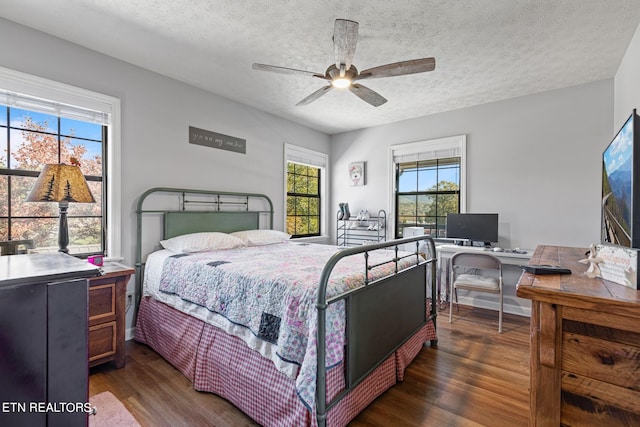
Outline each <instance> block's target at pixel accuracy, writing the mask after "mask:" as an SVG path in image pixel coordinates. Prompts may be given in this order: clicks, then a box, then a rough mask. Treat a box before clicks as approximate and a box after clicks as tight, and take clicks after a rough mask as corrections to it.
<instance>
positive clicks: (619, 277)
mask: <svg viewBox="0 0 640 427" xmlns="http://www.w3.org/2000/svg"><path fill="white" fill-rule="evenodd" d="M595 248H596V253H595V257H596V259H597V261H598V269H599V270H600V274H599V275H598V277H600V278H602V279H604V280H608V281H610V282H614V283H617V284H619V285H624V286H626V287H628V288H631V289H636V290H637V289H640V288H639V286H640V280H638V279H639V278H638V273H639V272H640V269H638V250H637V249H632V248H625V247H622V246H615V245H604V244H597V245H595Z"/></svg>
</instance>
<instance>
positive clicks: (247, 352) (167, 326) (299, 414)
mask: <svg viewBox="0 0 640 427" xmlns="http://www.w3.org/2000/svg"><path fill="white" fill-rule="evenodd" d="M135 339H136V340H137V341H139V342H142V343H145V344H147V345H149V346H150V347H151V348H153V349H154V350H155V351H156V352H158V354H160V355H161V356H162V357H163V358H165V359H166V360H167V361H168V362H169V363H171V364H172V365H173V366H175V367H176V368H177V369H178V370H179V371H180V372H182V373H183V374H184V375H185V376H186V377H187V378H188V379H189V380H190V381H191V382H192V383H193V387H194V388H195V389H196V390H198V391H207V392H212V393H215V394H217V395H219V396H222V397H224V398H225V399H227V400H229V401H230V402H231V403H233V404H234V405H236V406H237V407H238V408H239V409H240V410H241V411H242V412H244V413H245V414H247V415H248V416H249V417H251V418H252V419H253V420H255V421H256V422H257V423H259V424H261V425H263V426H294V425H295V426H314V425H316V424H317V423H316V421H315V419H316V414H315V411H309V410H308V409H307V407H306V406H304V405H303V404H302V401H301V400H300V399H299V398H298V395H297V394H296V390H295V387H294V385H295V384H294V381H293V380H291V379H289V378H288V377H286V376H285V375H284V374H282V373H281V372H279V371H278V370H276V368H275V366H274V365H273V363H272V362H271V361H270V360H268V359H266V358H264V357H262V356H261V355H260V354H259V353H258V352H256V351H254V350H251V349H250V348H249V347H247V345H246V344H245V343H244V341H242V340H241V339H240V338H237V337H235V336H231V335H228V334H226V333H225V332H223V331H222V330H220V329H218V328H216V327H215V326H212V325H209V324H207V323H205V322H203V321H201V320H199V319H195V318H193V317H191V316H189V315H187V314H185V313H182V312H180V311H178V310H175V309H173V308H171V307H169V306H167V305H165V304H163V303H161V302H158V301H156V300H154V299H152V298H149V297H145V298H143V299H142V302H141V304H140V308H139V311H138V318H137V324H136V333H135ZM435 339H436V330H435V325H434V322H428V323H427V325H426V326H425V327H423V328H422V329H420V331H418V332H417V333H416V334H415V335H414V336H413V337H412V338H411V339H409V340H408V341H407V342H406V343H405V344H404V345H403V346H402V347H400V348H399V349H398V350H397V351H396V353H395V354H394V355H391V356H390V357H389V358H388V359H387V360H385V361H384V362H383V363H382V364H381V365H380V366H378V367H377V368H376V369H375V370H374V371H373V372H372V373H371V374H370V375H369V376H368V377H367V378H366V379H365V380H364V381H362V382H361V383H360V384H358V386H357V387H356V388H355V389H354V390H352V391H351V392H350V393H349V394H348V395H347V396H346V397H345V398H343V399H342V400H341V401H340V402H339V403H338V404H336V406H335V407H334V408H332V410H331V411H330V412H329V414H328V417H327V425H328V426H332V427H340V426H345V425H347V424H348V423H349V421H351V420H352V419H353V418H354V417H355V416H356V415H357V414H358V413H360V412H361V411H362V410H363V409H364V408H366V407H367V406H368V405H369V404H370V403H371V402H373V400H374V399H375V398H376V397H378V396H379V395H380V394H382V393H383V392H384V391H385V390H387V389H388V388H389V387H391V386H392V385H394V384H395V383H396V382H397V381H402V379H403V376H404V371H405V369H406V367H407V366H408V365H409V364H410V363H411V361H412V360H413V359H414V358H415V356H416V355H417V354H418V352H419V351H420V349H422V347H423V345H424V343H425V342H426V341H429V340H435ZM342 372H343V369H342V367H341V366H339V367H336V368H333V369H331V370H329V371H328V372H327V395H328V399H331V398H332V397H333V396H335V395H336V394H337V393H339V392H340V391H341V390H342V389H344V376H343V375H342Z"/></svg>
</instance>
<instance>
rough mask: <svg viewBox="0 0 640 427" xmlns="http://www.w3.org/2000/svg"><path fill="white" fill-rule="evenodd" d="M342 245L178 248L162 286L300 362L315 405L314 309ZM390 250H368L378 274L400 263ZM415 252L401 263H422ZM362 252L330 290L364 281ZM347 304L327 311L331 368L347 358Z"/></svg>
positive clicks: (301, 381)
mask: <svg viewBox="0 0 640 427" xmlns="http://www.w3.org/2000/svg"><path fill="white" fill-rule="evenodd" d="M338 250H340V248H338V247H335V246H328V245H316V244H305V243H296V242H285V243H278V244H273V245H267V246H254V247H243V248H237V249H229V250H220V251H212V252H201V253H193V254H175V255H172V256H169V257H167V258H166V260H165V261H164V265H163V268H162V275H161V280H160V285H159V289H160V291H161V292H164V293H166V294H173V295H177V296H179V297H180V298H181V299H183V300H185V301H189V302H191V303H193V304H197V305H199V306H202V307H205V308H206V309H207V310H209V311H211V312H215V313H217V314H219V315H221V316H224V317H225V318H226V319H228V321H229V322H232V323H233V324H236V325H240V326H242V327H244V328H246V329H247V330H248V331H250V333H252V334H253V335H255V336H256V337H258V338H259V339H260V340H263V341H265V342H268V343H271V346H272V347H273V348H275V351H276V354H277V356H278V357H279V358H281V359H282V360H284V361H287V362H290V363H294V364H296V365H298V366H299V367H300V368H299V371H298V375H297V376H296V379H295V381H296V388H297V390H298V394H299V396H300V399H301V400H302V402H303V403H304V404H305V405H306V406H307V407H308V408H310V409H312V408H313V407H314V402H315V385H316V329H317V321H316V319H317V312H316V308H315V304H316V298H317V288H318V283H319V281H320V274H321V272H322V269H323V267H324V265H325V264H326V262H327V260H328V259H329V258H330V257H331V256H332V255H333V254H334V253H336V251H338ZM393 256H394V252H393V251H390V250H378V251H373V252H371V253H369V259H368V263H369V265H376V264H383V265H382V266H380V267H376V268H374V269H373V270H372V271H371V272H370V274H369V278H370V279H371V280H373V279H376V278H381V277H384V276H387V275H390V274H392V273H393V271H394V270H395V264H394V263H393V262H389V261H390V260H391V259H392V258H393ZM415 261H416V260H415V258H414V257H409V258H406V259H404V260H402V261H401V262H400V263H399V268H400V269H402V268H406V267H408V266H409V265H411V264H414V263H415ZM364 277H365V262H364V256H363V255H362V254H358V255H352V256H349V257H346V258H344V259H342V260H341V261H339V262H338V263H337V265H336V266H335V267H334V269H333V273H332V275H331V277H330V281H329V285H328V289H327V296H328V297H331V296H335V295H339V294H341V293H343V292H345V291H347V290H349V289H354V288H356V287H359V286H362V285H364ZM344 341H345V315H344V303H343V302H342V301H341V302H339V303H336V304H332V305H331V306H329V309H328V310H327V340H326V349H327V353H326V354H327V356H326V360H327V369H329V368H331V367H333V366H336V365H338V364H339V363H340V362H341V361H342V358H343V348H344Z"/></svg>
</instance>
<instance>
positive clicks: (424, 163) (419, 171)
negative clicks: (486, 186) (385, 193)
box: [390, 135, 466, 238]
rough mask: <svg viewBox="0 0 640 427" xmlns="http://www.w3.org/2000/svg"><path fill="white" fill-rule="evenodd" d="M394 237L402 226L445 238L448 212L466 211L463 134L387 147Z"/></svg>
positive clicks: (464, 143)
mask: <svg viewBox="0 0 640 427" xmlns="http://www.w3.org/2000/svg"><path fill="white" fill-rule="evenodd" d="M390 158H391V164H392V169H391V170H392V171H394V176H393V185H391V186H390V187H391V188H392V192H391V194H390V197H391V204H392V206H394V215H393V221H394V230H395V237H396V238H400V237H402V230H403V228H405V227H422V228H424V230H425V234H431V235H432V236H433V237H436V238H438V237H445V229H446V228H445V227H446V218H447V214H448V213H458V212H464V211H465V208H466V206H465V199H466V197H465V185H464V182H465V167H466V136H465V135H459V136H453V137H447V138H440V139H435V140H429V141H421V142H414V143H408V144H400V145H394V146H391V147H390Z"/></svg>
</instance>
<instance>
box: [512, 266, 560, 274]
mask: <svg viewBox="0 0 640 427" xmlns="http://www.w3.org/2000/svg"><path fill="white" fill-rule="evenodd" d="M520 267H521V268H522V269H523V270H524V271H526V272H527V273H531V274H571V270H569V269H568V268H564V267H560V266H557V265H521V266H520Z"/></svg>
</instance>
